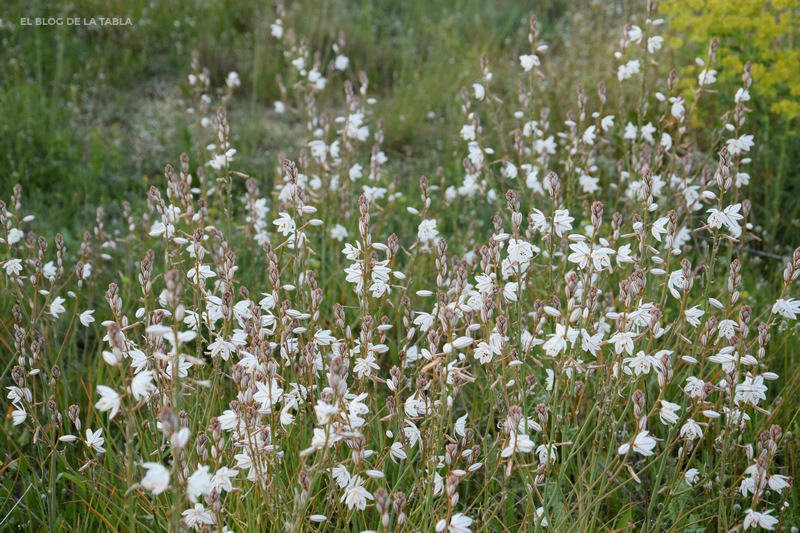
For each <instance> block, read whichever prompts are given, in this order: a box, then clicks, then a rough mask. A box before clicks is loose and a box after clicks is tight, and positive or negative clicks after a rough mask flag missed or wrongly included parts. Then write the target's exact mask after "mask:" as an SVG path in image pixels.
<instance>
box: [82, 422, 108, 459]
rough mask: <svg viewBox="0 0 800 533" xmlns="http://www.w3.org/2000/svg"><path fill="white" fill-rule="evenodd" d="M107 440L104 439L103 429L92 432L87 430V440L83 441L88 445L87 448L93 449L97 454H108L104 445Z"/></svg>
mask: <svg viewBox="0 0 800 533" xmlns="http://www.w3.org/2000/svg"><path fill="white" fill-rule="evenodd" d="M104 442H105V439H104V438H103V428H100V429H98V430H97V431H92V430H91V429H89V428H86V440H85V441H83V443H84V444H86V447H87V448H92V449H94V451H96V452H97V453H106V449H105V448H103V443H104Z"/></svg>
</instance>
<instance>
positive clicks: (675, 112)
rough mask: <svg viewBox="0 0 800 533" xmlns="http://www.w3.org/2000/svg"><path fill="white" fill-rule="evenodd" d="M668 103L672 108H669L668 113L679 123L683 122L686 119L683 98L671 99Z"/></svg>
mask: <svg viewBox="0 0 800 533" xmlns="http://www.w3.org/2000/svg"><path fill="white" fill-rule="evenodd" d="M669 101H670V102H671V103H672V107H671V108H670V113H671V114H672V116H673V117H674V118H675V119H676V120H679V121H683V119H684V118H685V117H686V107H685V106H684V102H685V99H684V98H683V96H678V97H675V96H673V97H671V98H670V99H669Z"/></svg>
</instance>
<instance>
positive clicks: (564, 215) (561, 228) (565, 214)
mask: <svg viewBox="0 0 800 533" xmlns="http://www.w3.org/2000/svg"><path fill="white" fill-rule="evenodd" d="M573 220H575V219H574V218H573V217H571V216H569V210H567V209H557V210H556V212H555V216H554V217H553V228H554V229H555V231H556V235H558V236H559V237H561V236H562V235H563V234H564V232H565V231H569V230H571V229H572V221H573Z"/></svg>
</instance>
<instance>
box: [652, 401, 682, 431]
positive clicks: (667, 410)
mask: <svg viewBox="0 0 800 533" xmlns="http://www.w3.org/2000/svg"><path fill="white" fill-rule="evenodd" d="M680 410H681V406H680V405H678V404H677V403H670V402H668V401H666V400H661V409H659V410H658V416H659V418H661V423H662V424H664V425H665V426H667V425H669V426H671V425H673V424H677V423H678V418H679V417H678V411H680Z"/></svg>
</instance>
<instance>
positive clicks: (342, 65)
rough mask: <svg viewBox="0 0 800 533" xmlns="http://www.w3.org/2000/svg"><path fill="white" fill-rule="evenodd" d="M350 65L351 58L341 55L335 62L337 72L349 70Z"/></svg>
mask: <svg viewBox="0 0 800 533" xmlns="http://www.w3.org/2000/svg"><path fill="white" fill-rule="evenodd" d="M348 65H350V58H349V57H347V56H345V55H341V54H339V55H338V56H336V59H335V60H334V62H333V66H334V67H335V68H336V70H347V67H348Z"/></svg>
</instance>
